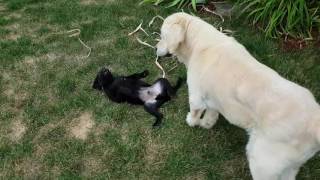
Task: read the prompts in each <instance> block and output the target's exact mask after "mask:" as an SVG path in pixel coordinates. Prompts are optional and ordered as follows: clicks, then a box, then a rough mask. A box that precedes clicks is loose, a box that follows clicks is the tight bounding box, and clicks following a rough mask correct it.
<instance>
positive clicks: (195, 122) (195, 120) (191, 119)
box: [186, 112, 199, 127]
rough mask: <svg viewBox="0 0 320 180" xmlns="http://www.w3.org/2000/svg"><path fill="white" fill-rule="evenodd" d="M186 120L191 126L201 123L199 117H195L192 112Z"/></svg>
mask: <svg viewBox="0 0 320 180" xmlns="http://www.w3.org/2000/svg"><path fill="white" fill-rule="evenodd" d="M186 122H187V124H188V125H189V126H190V127H195V126H196V125H199V119H193V118H192V115H191V113H190V112H188V115H187V119H186Z"/></svg>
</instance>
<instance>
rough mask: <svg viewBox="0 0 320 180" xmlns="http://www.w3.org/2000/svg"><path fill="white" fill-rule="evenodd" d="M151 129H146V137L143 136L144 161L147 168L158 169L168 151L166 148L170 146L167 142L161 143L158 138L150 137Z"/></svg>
mask: <svg viewBox="0 0 320 180" xmlns="http://www.w3.org/2000/svg"><path fill="white" fill-rule="evenodd" d="M151 131H152V130H147V134H146V135H147V137H145V139H146V144H145V155H144V161H145V163H146V165H145V167H146V168H147V169H148V170H154V169H159V168H160V166H161V165H163V164H164V163H165V161H166V159H167V156H168V152H169V151H168V148H170V147H169V145H168V144H167V145H165V144H162V143H161V141H160V140H159V138H155V137H152V136H151Z"/></svg>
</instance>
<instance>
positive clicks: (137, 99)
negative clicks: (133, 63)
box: [93, 68, 183, 127]
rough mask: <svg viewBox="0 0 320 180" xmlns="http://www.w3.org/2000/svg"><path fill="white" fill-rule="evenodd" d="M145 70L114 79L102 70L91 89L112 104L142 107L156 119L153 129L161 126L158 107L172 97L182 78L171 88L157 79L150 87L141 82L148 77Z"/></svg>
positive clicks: (166, 81) (104, 69) (167, 82)
mask: <svg viewBox="0 0 320 180" xmlns="http://www.w3.org/2000/svg"><path fill="white" fill-rule="evenodd" d="M148 74H149V72H148V71H147V70H145V71H143V72H141V73H135V74H132V75H130V76H119V77H114V76H113V75H112V73H111V72H110V71H109V70H108V69H106V68H102V69H101V70H100V71H99V72H98V74H97V77H96V79H95V80H94V83H93V88H94V89H97V90H100V91H104V92H105V94H106V95H107V96H108V97H109V98H110V99H111V100H112V101H114V102H117V103H123V102H127V103H130V104H138V105H144V109H145V110H146V111H147V112H148V113H150V114H152V115H153V116H155V117H156V121H155V123H154V124H153V127H157V126H160V125H161V122H162V118H163V115H162V114H161V113H160V112H159V108H160V106H161V105H162V104H163V103H165V102H167V101H169V100H170V99H171V97H172V96H174V95H175V94H176V92H177V90H178V88H179V87H180V86H181V85H182V81H183V80H182V78H179V79H178V81H177V84H176V85H175V86H174V87H172V86H171V84H170V83H169V81H168V80H167V79H165V78H159V79H158V80H156V81H155V82H154V83H153V84H152V85H150V84H148V83H146V82H144V81H142V80H141V79H142V78H145V77H146V76H148Z"/></svg>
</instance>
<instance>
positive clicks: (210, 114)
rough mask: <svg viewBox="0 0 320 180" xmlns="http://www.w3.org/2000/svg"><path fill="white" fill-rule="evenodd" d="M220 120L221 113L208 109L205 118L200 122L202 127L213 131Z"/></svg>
mask: <svg viewBox="0 0 320 180" xmlns="http://www.w3.org/2000/svg"><path fill="white" fill-rule="evenodd" d="M218 118H219V112H218V111H216V110H214V109H210V108H207V109H206V113H205V114H204V117H203V118H202V119H201V120H200V126H201V127H203V128H206V129H211V128H212V126H214V125H215V124H216V122H217V120H218Z"/></svg>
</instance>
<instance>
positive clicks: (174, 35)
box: [167, 20, 187, 53]
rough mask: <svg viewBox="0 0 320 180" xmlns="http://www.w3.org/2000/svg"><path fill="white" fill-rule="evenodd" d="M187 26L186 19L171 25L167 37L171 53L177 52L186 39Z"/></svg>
mask: <svg viewBox="0 0 320 180" xmlns="http://www.w3.org/2000/svg"><path fill="white" fill-rule="evenodd" d="M186 28H187V27H186V22H185V20H181V21H179V22H177V23H174V24H172V25H171V27H170V34H169V35H168V37H167V43H168V50H169V52H170V53H173V52H175V51H176V49H178V48H179V46H180V44H181V43H182V42H183V41H184V39H185V34H186Z"/></svg>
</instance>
